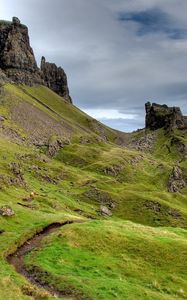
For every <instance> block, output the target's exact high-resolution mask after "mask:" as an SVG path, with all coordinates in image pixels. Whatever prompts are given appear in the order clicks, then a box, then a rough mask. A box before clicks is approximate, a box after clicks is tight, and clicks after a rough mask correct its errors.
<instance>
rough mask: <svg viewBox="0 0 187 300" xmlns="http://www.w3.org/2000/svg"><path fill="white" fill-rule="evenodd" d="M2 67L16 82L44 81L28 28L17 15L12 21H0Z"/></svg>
mask: <svg viewBox="0 0 187 300" xmlns="http://www.w3.org/2000/svg"><path fill="white" fill-rule="evenodd" d="M0 68H1V69H2V70H3V72H4V73H5V74H6V76H7V77H8V78H10V79H11V80H13V81H14V82H16V83H24V84H29V85H33V84H35V83H42V79H41V75H40V71H39V69H38V67H37V64H36V60H35V57H34V53H33V50H32V48H31V47H30V42H29V35H28V28H27V27H26V26H25V25H22V24H21V23H20V21H19V19H18V18H16V17H14V18H13V20H12V22H5V21H0Z"/></svg>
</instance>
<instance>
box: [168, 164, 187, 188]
mask: <svg viewBox="0 0 187 300" xmlns="http://www.w3.org/2000/svg"><path fill="white" fill-rule="evenodd" d="M185 186H186V181H185V180H184V178H183V172H182V170H181V169H180V168H179V167H178V166H175V167H174V168H173V170H172V173H171V175H170V178H169V182H168V191H169V192H171V193H176V192H178V191H180V190H181V189H183V188H184V187H185Z"/></svg>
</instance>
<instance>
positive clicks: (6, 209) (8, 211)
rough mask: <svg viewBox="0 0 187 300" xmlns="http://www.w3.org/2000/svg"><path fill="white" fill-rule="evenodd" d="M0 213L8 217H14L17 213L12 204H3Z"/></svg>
mask: <svg viewBox="0 0 187 300" xmlns="http://www.w3.org/2000/svg"><path fill="white" fill-rule="evenodd" d="M0 215H1V216H6V217H12V216H14V215H15V213H14V211H13V209H12V208H11V207H10V206H2V207H1V208H0Z"/></svg>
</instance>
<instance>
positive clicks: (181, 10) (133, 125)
mask: <svg viewBox="0 0 187 300" xmlns="http://www.w3.org/2000/svg"><path fill="white" fill-rule="evenodd" d="M0 8H1V10H0V19H11V18H12V16H17V17H19V18H20V19H21V21H22V23H25V24H26V25H27V26H28V27H29V32H30V38H31V44H32V47H33V49H34V52H35V55H36V58H37V61H38V64H39V63H40V57H41V56H42V55H44V56H45V57H46V59H47V60H48V61H51V62H55V63H56V64H58V65H61V66H62V67H63V68H64V69H65V71H66V73H67V75H68V79H69V87H70V92H71V95H72V98H73V100H74V104H75V105H77V106H78V107H80V108H81V109H83V110H84V111H86V112H88V113H89V114H91V115H93V116H94V117H95V118H98V119H99V120H101V121H103V122H104V123H105V124H107V125H109V126H111V127H114V128H117V129H120V130H123V131H131V130H134V129H137V128H140V127H143V126H144V103H145V102H146V101H148V100H149V101H152V102H158V103H166V104H168V105H175V106H176V105H177V106H181V108H182V109H183V112H184V113H186V114H187V107H186V105H185V104H186V99H187V1H186V0H164V1H163V0H115V1H114V0H102V1H101V0H100V1H99V0H53V1H49V0H40V1H38V0H27V1H24V0H6V1H4V0H0Z"/></svg>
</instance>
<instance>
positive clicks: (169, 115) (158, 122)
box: [145, 102, 187, 130]
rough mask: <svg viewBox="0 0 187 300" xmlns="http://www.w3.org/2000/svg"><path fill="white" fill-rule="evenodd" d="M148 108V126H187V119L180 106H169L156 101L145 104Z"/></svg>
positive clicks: (171, 127) (157, 127)
mask: <svg viewBox="0 0 187 300" xmlns="http://www.w3.org/2000/svg"><path fill="white" fill-rule="evenodd" d="M145 109H146V128H147V129H151V130H156V129H159V128H165V129H174V128H178V129H185V128H187V119H186V117H184V116H183V115H182V112H181V110H180V108H179V107H168V106H167V105H159V104H156V103H153V104H151V103H150V102H147V103H146V104H145Z"/></svg>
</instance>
